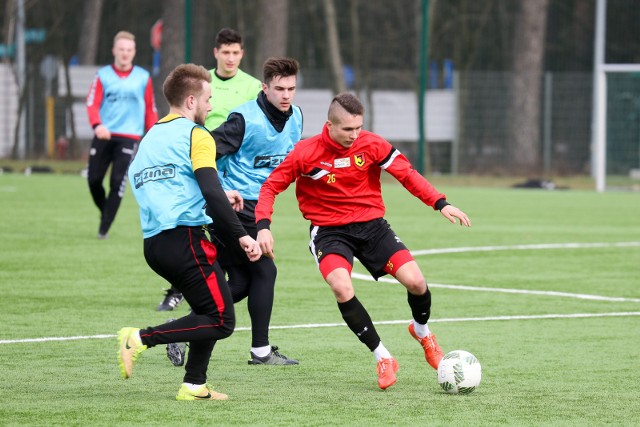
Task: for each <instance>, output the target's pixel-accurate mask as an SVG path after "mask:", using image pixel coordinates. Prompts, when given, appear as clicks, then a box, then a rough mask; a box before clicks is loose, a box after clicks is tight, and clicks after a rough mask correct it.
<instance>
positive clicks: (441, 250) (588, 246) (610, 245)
mask: <svg viewBox="0 0 640 427" xmlns="http://www.w3.org/2000/svg"><path fill="white" fill-rule="evenodd" d="M628 247H640V242H611V243H604V242H603V243H540V244H532V245H508V246H468V247H462V248H438V249H421V250H417V251H411V254H413V255H414V256H419V255H438V254H452V253H462V252H490V251H513V250H518V251H520V250H538V249H592V248H628Z"/></svg>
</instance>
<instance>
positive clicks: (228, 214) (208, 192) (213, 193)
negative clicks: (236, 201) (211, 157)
mask: <svg viewBox="0 0 640 427" xmlns="http://www.w3.org/2000/svg"><path fill="white" fill-rule="evenodd" d="M195 177H196V181H198V185H199V186H200V191H202V195H203V197H204V200H205V201H206V202H207V215H209V216H211V217H212V218H213V220H214V221H215V222H216V223H217V224H220V225H221V226H222V227H224V228H226V229H228V230H229V233H230V234H231V235H232V236H233V237H235V238H237V239H239V238H241V237H243V236H247V235H248V234H249V233H247V231H246V230H245V229H244V227H243V226H242V224H241V223H240V220H238V217H237V216H236V213H235V211H234V210H233V208H232V207H231V204H230V203H229V199H227V195H226V194H225V192H224V190H223V189H222V185H220V180H219V179H218V171H216V170H215V169H214V168H200V169H197V170H196V171H195Z"/></svg>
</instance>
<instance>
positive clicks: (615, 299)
mask: <svg viewBox="0 0 640 427" xmlns="http://www.w3.org/2000/svg"><path fill="white" fill-rule="evenodd" d="M608 247H617V248H620V247H640V242H613V243H551V244H532V245H511V246H476V247H473V246H471V247H461V248H440V249H424V250H417V251H411V254H412V255H414V256H420V255H436V254H446V253H461V252H482V251H501V250H539V249H586V248H608ZM356 261H357V260H356ZM352 278H354V279H360V280H366V281H374V279H373V278H372V277H371V276H369V275H365V274H361V273H355V272H354V273H352ZM379 281H381V282H388V283H396V284H397V283H398V282H397V281H396V280H395V279H389V278H387V277H381V278H380V279H379ZM429 286H431V287H434V288H445V289H455V290H465V291H478V292H502V293H513V294H529V295H546V296H556V297H567V298H577V299H586V300H597V301H610V302H637V303H640V298H623V297H606V296H602V295H590V294H574V293H569V292H556V291H537V290H526V289H509V288H487V287H474V286H465V285H444V284H437V283H434V284H429ZM624 316H640V312H637V311H630V312H612V313H575V314H542V315H521V316H489V317H463V318H449V319H429V321H430V322H432V323H447V322H480V321H500V320H532V319H576V318H591V317H624ZM373 323H374V325H395V324H404V323H409V320H387V321H378V322H373ZM338 326H345V324H344V323H311V324H303V325H288V326H287V325H285V326H271V327H270V328H271V329H302V328H331V327H338ZM249 330H251V328H250V327H239V328H236V329H235V331H236V332H238V331H249ZM115 337H116V335H115V334H109V335H84V336H82V335H81V336H74V337H44V338H25V339H15V340H0V345H2V344H20V343H37V342H52V341H74V340H86V339H105V338H115Z"/></svg>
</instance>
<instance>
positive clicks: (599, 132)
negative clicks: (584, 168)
mask: <svg viewBox="0 0 640 427" xmlns="http://www.w3.org/2000/svg"><path fill="white" fill-rule="evenodd" d="M606 17H607V0H597V4H596V17H595V18H596V32H595V43H594V51H595V53H594V72H593V119H592V120H593V128H592V138H591V141H592V142H591V145H592V155H591V159H592V165H593V166H592V175H594V176H595V180H596V191H598V192H603V191H605V190H606V177H607V74H608V73H632V72H635V73H638V72H640V64H607V63H606V62H605V57H604V46H605V39H606Z"/></svg>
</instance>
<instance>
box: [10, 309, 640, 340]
mask: <svg viewBox="0 0 640 427" xmlns="http://www.w3.org/2000/svg"><path fill="white" fill-rule="evenodd" d="M630 316H640V311H627V312H611V313H574V314H537V315H523V316H488V317H460V318H448V319H447V318H445V319H429V322H430V323H452V322H487V321H504V320H534V319H584V318H593V317H630ZM409 322H410V320H382V321H378V322H373V324H374V325H399V324H409ZM343 326H346V325H345V324H344V323H308V324H302V325H282V326H271V329H312V328H335V327H343ZM250 330H251V328H250V327H239V328H236V329H235V331H236V332H240V331H250ZM116 336H117V335H116V334H107V335H104V334H103V335H80V336H75V337H44V338H25V339H16V340H0V345H2V344H24V343H38V342H52V341H77V340H89V339H106V338H115V337H116Z"/></svg>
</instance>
